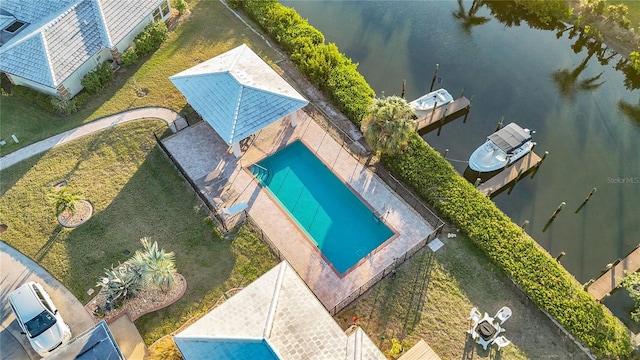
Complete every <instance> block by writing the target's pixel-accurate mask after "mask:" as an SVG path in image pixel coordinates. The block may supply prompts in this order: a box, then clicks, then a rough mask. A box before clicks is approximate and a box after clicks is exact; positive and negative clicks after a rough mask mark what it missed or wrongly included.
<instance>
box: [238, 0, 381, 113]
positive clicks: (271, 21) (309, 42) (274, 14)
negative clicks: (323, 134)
mask: <svg viewBox="0 0 640 360" xmlns="http://www.w3.org/2000/svg"><path fill="white" fill-rule="evenodd" d="M236 5H237V6H240V7H242V8H243V9H244V10H245V11H246V12H247V13H248V14H249V16H251V17H252V18H253V19H254V20H255V21H256V22H257V23H258V24H260V26H261V27H262V28H263V29H264V30H265V31H266V32H267V33H268V34H269V35H271V36H272V37H274V38H275V39H276V40H277V41H278V43H279V44H280V45H281V46H282V47H283V48H284V49H286V50H287V51H289V52H290V56H291V60H292V61H293V62H294V63H295V64H296V66H298V68H299V69H300V71H301V72H302V73H303V74H305V75H306V76H307V77H308V78H309V80H311V82H312V83H314V84H315V85H317V86H319V87H321V88H322V89H323V90H324V91H325V92H326V93H327V94H328V95H329V97H330V98H331V100H332V101H333V102H334V104H335V105H336V106H337V107H338V108H339V109H340V110H341V111H342V112H343V113H344V114H345V115H346V116H347V117H348V118H349V119H350V120H351V121H352V122H354V123H355V124H356V125H358V126H359V125H360V122H361V121H362V118H363V116H364V114H365V112H366V109H367V107H368V106H369V104H371V103H372V102H373V97H374V96H375V92H374V91H373V89H372V88H371V86H369V84H368V83H367V81H366V80H365V79H364V77H363V76H362V74H360V73H359V72H358V71H357V64H354V63H353V62H352V61H351V59H349V58H348V57H346V56H345V55H344V54H342V53H341V52H340V51H338V47H337V46H335V44H331V43H330V44H325V43H324V36H323V35H322V33H321V32H320V31H318V30H317V29H316V28H314V27H313V26H311V25H309V23H308V22H307V20H306V19H303V18H302V17H301V16H300V15H299V14H298V13H297V12H296V11H295V10H294V9H291V8H288V7H286V6H283V5H281V4H280V3H278V2H277V1H275V0H248V1H241V2H238V4H236Z"/></svg>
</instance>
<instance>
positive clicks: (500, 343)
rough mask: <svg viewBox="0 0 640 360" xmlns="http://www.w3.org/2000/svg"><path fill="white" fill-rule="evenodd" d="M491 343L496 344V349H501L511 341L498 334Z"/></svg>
mask: <svg viewBox="0 0 640 360" xmlns="http://www.w3.org/2000/svg"><path fill="white" fill-rule="evenodd" d="M493 343H494V344H496V345H498V351H500V349H502V348H503V347H505V346H507V345H509V344H511V341H509V340H507V338H506V337H504V336H498V337H497V338H495V339H494V340H493Z"/></svg>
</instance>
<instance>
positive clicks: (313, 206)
mask: <svg viewBox="0 0 640 360" xmlns="http://www.w3.org/2000/svg"><path fill="white" fill-rule="evenodd" d="M251 171H252V172H253V174H254V175H255V176H256V178H257V179H258V180H259V181H260V183H261V184H262V185H263V186H264V187H265V188H266V189H267V191H269V193H270V194H271V195H273V197H274V198H275V199H276V200H277V201H278V202H279V203H280V205H281V207H282V208H283V209H284V210H286V212H287V213H288V214H289V216H290V217H291V218H293V219H294V220H295V222H296V223H297V224H298V225H299V226H300V228H302V229H303V230H304V231H305V232H306V234H307V236H308V237H309V238H310V239H311V240H312V241H313V242H314V243H315V245H316V246H317V247H318V248H319V249H320V251H321V252H322V254H323V255H324V257H325V258H326V259H327V260H329V262H331V264H332V265H333V267H334V268H335V269H336V270H337V271H338V272H339V273H344V272H345V271H347V270H348V269H349V268H351V267H352V266H353V265H355V264H356V263H357V262H358V261H360V259H362V258H363V257H365V256H366V255H367V254H369V253H370V252H371V251H373V250H374V249H375V248H377V247H378V246H379V245H380V244H382V243H383V242H385V240H387V239H389V238H390V237H391V236H392V235H393V231H391V229H389V227H387V226H386V225H385V224H384V223H383V222H382V221H380V219H379V218H378V217H376V215H375V214H374V213H373V212H372V211H371V210H370V209H369V208H368V207H367V206H366V205H365V204H364V203H363V202H362V201H361V200H360V199H359V198H358V197H357V196H356V195H355V194H354V193H353V192H352V191H351V190H350V189H349V188H347V186H345V184H343V183H342V181H340V179H338V177H336V176H335V175H334V174H333V172H331V170H329V169H328V168H327V167H326V166H325V165H324V164H323V163H322V161H320V160H319V159H318V158H317V157H316V156H315V155H314V154H313V153H312V152H311V151H310V150H309V149H308V148H307V147H306V146H305V145H304V144H303V143H302V142H301V141H295V142H293V143H292V144H290V145H288V146H287V147H286V148H284V149H282V150H280V151H278V152H277V153H275V154H274V155H272V156H270V157H268V158H266V159H264V160H262V161H260V162H259V163H257V165H253V166H252V167H251Z"/></svg>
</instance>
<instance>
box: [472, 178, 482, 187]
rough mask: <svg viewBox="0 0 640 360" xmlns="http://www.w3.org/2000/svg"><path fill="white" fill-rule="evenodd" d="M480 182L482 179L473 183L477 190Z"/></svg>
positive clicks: (477, 179)
mask: <svg viewBox="0 0 640 360" xmlns="http://www.w3.org/2000/svg"><path fill="white" fill-rule="evenodd" d="M480 181H481V179H480V178H476V181H475V182H474V183H473V187H476V188H477V187H478V185H480Z"/></svg>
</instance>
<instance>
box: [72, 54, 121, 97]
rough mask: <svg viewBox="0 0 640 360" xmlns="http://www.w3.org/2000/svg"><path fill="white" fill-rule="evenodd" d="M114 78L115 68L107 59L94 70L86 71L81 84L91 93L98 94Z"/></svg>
mask: <svg viewBox="0 0 640 360" xmlns="http://www.w3.org/2000/svg"><path fill="white" fill-rule="evenodd" d="M112 80H113V69H112V68H111V63H110V62H108V61H105V62H103V63H102V65H98V66H97V67H96V68H95V69H94V70H93V71H91V72H88V73H86V74H85V75H84V76H83V77H82V80H80V84H82V86H83V87H84V88H85V90H86V91H87V92H88V93H89V94H96V93H98V92H100V91H102V90H103V89H104V88H105V87H106V86H107V84H109V83H110V82H111V81H112Z"/></svg>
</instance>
